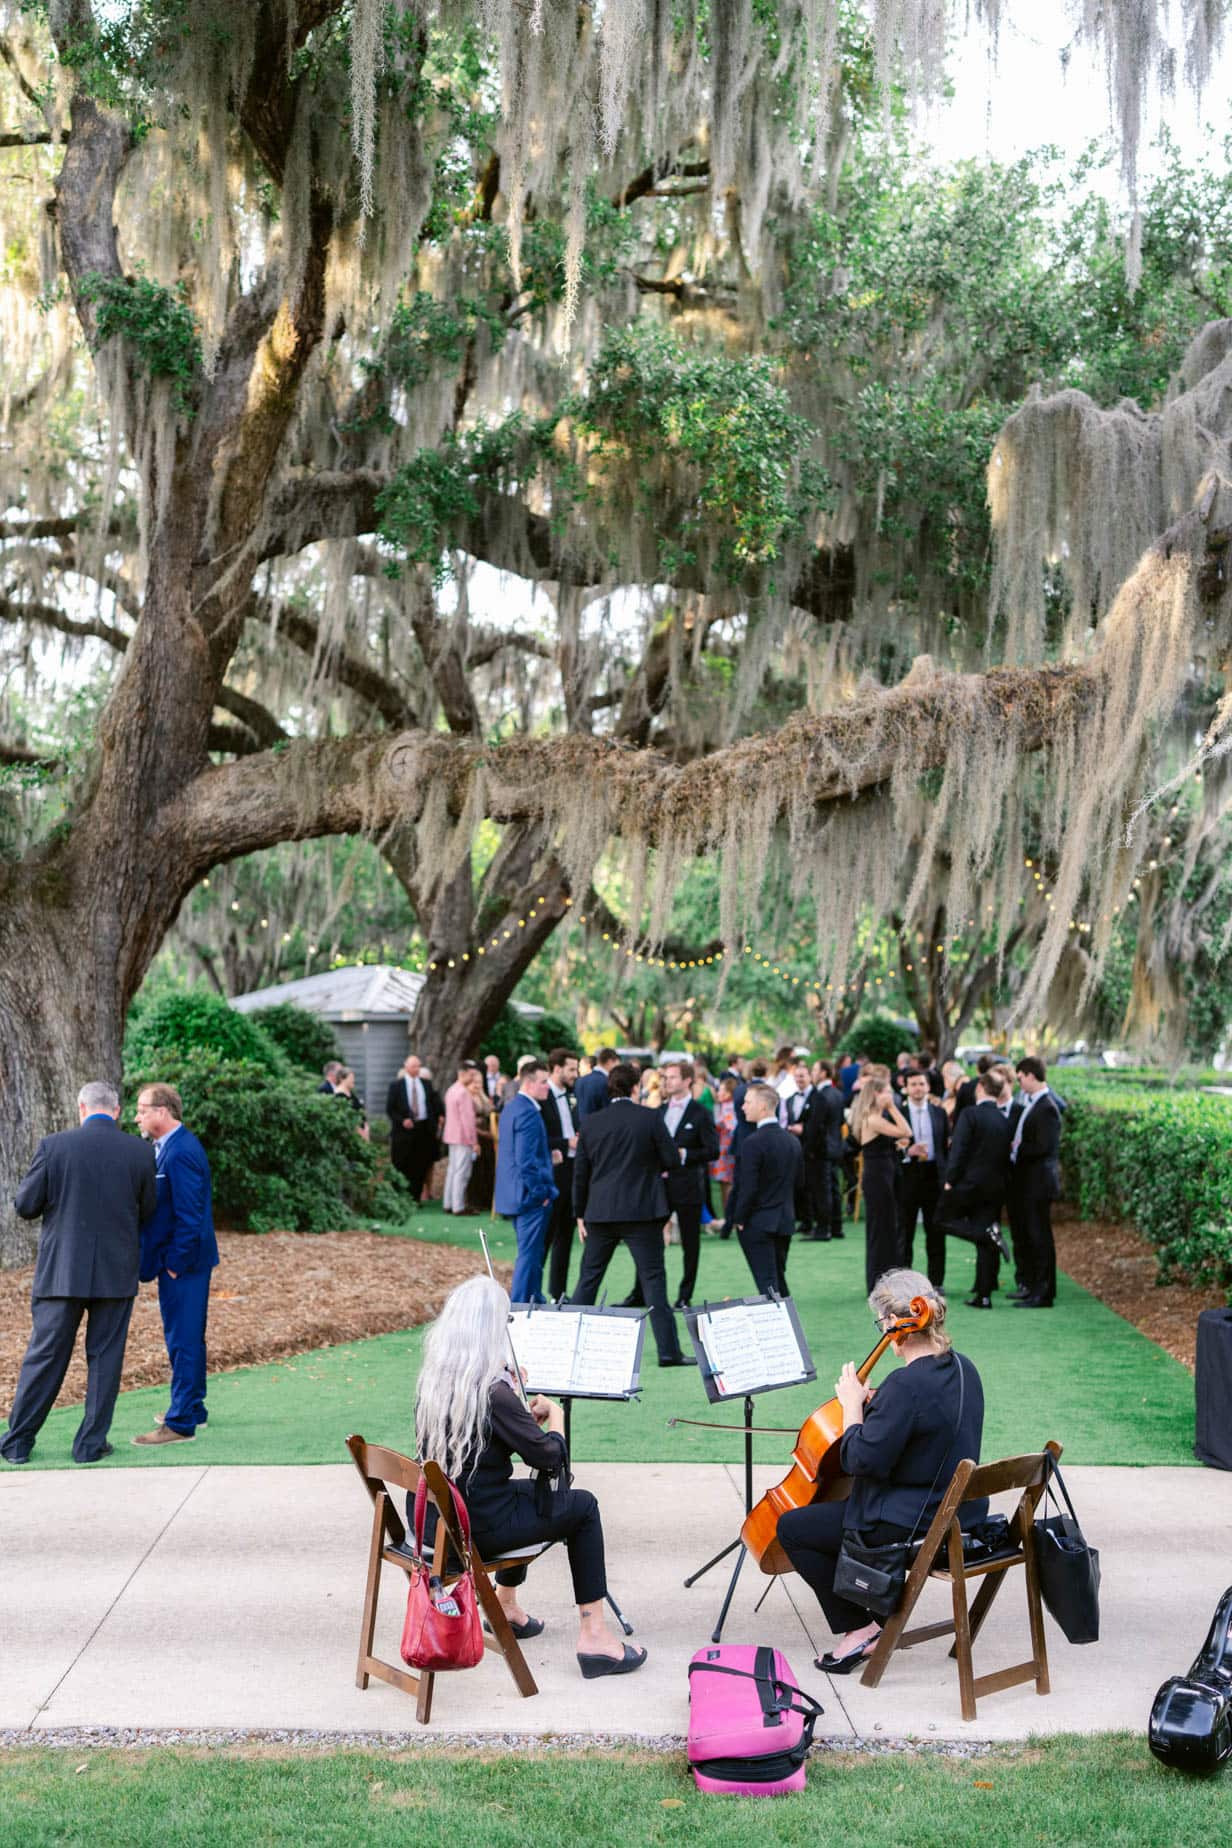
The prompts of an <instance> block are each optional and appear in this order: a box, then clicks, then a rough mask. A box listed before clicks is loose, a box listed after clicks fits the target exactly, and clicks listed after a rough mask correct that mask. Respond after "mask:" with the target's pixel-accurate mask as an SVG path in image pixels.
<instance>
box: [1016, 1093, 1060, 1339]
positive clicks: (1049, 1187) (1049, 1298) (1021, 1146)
mask: <svg viewBox="0 0 1232 1848" xmlns="http://www.w3.org/2000/svg"><path fill="white" fill-rule="evenodd" d="M1015 1070H1016V1071H1017V1073H1018V1083H1019V1086H1020V1088H1021V1090H1022V1094H1023V1107H1022V1113H1021V1115H1020V1116H1019V1117H1018V1120H1017V1123H1016V1124H1015V1127H1014V1132H1013V1140H1012V1142H1011V1145H1010V1177H1009V1196H1010V1202H1011V1213H1012V1215H1013V1218H1014V1219H1015V1220H1016V1222H1017V1226H1018V1231H1019V1236H1020V1238H1021V1240H1022V1247H1023V1262H1024V1268H1025V1273H1026V1274H1025V1276H1024V1278H1023V1282H1022V1287H1021V1289H1020V1290H1015V1291H1014V1292H1013V1293H1012V1295H1011V1299H1010V1300H1011V1301H1012V1302H1014V1303H1015V1305H1016V1306H1017V1307H1018V1308H1019V1309H1051V1308H1052V1305H1053V1303H1054V1302H1055V1301H1056V1295H1057V1253H1056V1246H1055V1245H1054V1244H1053V1239H1052V1203H1053V1201H1054V1200H1059V1199H1060V1197H1061V1163H1060V1154H1061V1112H1060V1111H1059V1110H1058V1109H1057V1103H1056V1099H1055V1098H1054V1097H1053V1095H1052V1092H1051V1091H1050V1090H1049V1089H1048V1074H1047V1069H1046V1067H1045V1065H1044V1061H1043V1060H1042V1059H1036V1058H1032V1057H1027V1058H1025V1059H1019V1061H1018V1064H1017V1066H1016V1067H1015Z"/></svg>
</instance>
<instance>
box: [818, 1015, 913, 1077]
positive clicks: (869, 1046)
mask: <svg viewBox="0 0 1232 1848" xmlns="http://www.w3.org/2000/svg"><path fill="white" fill-rule="evenodd" d="M919 1046H920V1036H919V1034H918V1033H917V1032H916V1031H915V1029H914V1027H901V1026H899V1025H898V1023H897V1021H894V1020H892V1019H891V1018H890V1016H889V1015H888V1014H861V1016H860V1018H859V1019H858V1020H857V1021H856V1023H855V1025H854V1026H853V1027H852V1028H851V1029H850V1031H849V1032H847V1033H845V1034H844V1035H843V1037H842V1039H841V1040H840V1041H839V1043H838V1045H837V1046H836V1047H835V1048H834V1050H835V1053H836V1054H842V1053H844V1052H866V1053H867V1054H868V1056H869V1058H870V1059H871V1060H872V1061H873V1063H874V1065H888V1066H889V1067H890V1070H891V1071H893V1069H894V1062H895V1060H896V1059H897V1058H898V1055H899V1053H900V1052H910V1053H913V1054H914V1053H916V1052H918V1051H919Z"/></svg>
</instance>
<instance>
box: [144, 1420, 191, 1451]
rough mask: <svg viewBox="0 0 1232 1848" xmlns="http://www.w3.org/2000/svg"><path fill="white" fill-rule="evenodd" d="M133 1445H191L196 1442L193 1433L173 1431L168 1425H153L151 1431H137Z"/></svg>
mask: <svg viewBox="0 0 1232 1848" xmlns="http://www.w3.org/2000/svg"><path fill="white" fill-rule="evenodd" d="M132 1441H133V1443H134V1444H141V1445H142V1446H144V1445H146V1444H193V1443H195V1442H196V1441H197V1434H196V1432H195V1431H173V1430H172V1429H171V1426H170V1425H165V1424H160V1425H155V1427H154V1429H153V1430H152V1431H139V1432H138V1433H137V1435H136V1437H135V1438H134V1439H133V1440H132Z"/></svg>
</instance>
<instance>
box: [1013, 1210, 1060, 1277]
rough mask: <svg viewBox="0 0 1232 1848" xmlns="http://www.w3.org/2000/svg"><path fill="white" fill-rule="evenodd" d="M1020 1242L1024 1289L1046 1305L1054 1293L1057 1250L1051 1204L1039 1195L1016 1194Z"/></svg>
mask: <svg viewBox="0 0 1232 1848" xmlns="http://www.w3.org/2000/svg"><path fill="white" fill-rule="evenodd" d="M1018 1211H1019V1213H1020V1214H1021V1216H1022V1217H1021V1228H1022V1240H1023V1245H1024V1257H1025V1261H1026V1276H1025V1277H1024V1279H1023V1288H1024V1289H1026V1290H1029V1291H1030V1293H1031V1295H1032V1296H1040V1297H1042V1298H1043V1300H1044V1301H1045V1302H1046V1303H1050V1302H1052V1301H1053V1300H1054V1299H1055V1297H1056V1294H1057V1248H1056V1246H1055V1244H1054V1243H1053V1238H1052V1201H1051V1200H1049V1199H1047V1198H1046V1197H1043V1196H1041V1195H1039V1194H1031V1193H1023V1194H1020V1195H1019V1201H1018Z"/></svg>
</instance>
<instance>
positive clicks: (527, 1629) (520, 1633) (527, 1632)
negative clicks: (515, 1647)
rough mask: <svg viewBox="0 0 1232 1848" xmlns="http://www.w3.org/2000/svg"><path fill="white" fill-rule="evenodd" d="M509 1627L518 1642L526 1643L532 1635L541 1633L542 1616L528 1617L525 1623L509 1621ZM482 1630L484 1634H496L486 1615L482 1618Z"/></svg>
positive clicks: (542, 1626)
mask: <svg viewBox="0 0 1232 1848" xmlns="http://www.w3.org/2000/svg"><path fill="white" fill-rule="evenodd" d="M509 1628H510V1629H511V1630H512V1631H513V1634H514V1635H515V1636H516V1637H517V1639H518V1641H519V1642H520V1643H528V1642H529V1641H530V1639H531V1637H532V1636H542V1635H543V1631H544V1622H543V1618H542V1617H528V1618H527V1619H526V1622H525V1623H513V1622H511V1623H510V1625H509ZM483 1632H484V1635H485V1636H494V1635H495V1634H496V1632H495V1631H494V1630H493V1628H492V1626H491V1624H490V1623H489V1622H488V1620H487V1618H486V1617H485V1618H484V1620H483Z"/></svg>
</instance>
